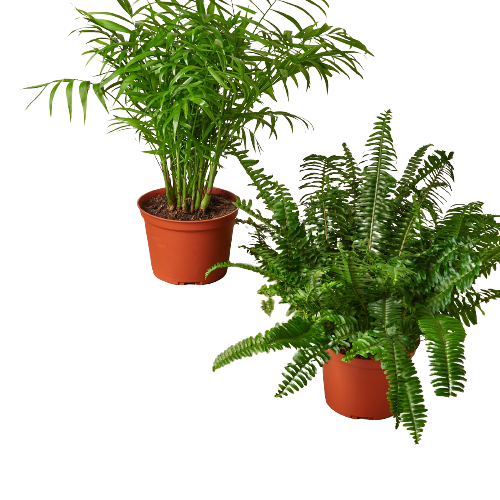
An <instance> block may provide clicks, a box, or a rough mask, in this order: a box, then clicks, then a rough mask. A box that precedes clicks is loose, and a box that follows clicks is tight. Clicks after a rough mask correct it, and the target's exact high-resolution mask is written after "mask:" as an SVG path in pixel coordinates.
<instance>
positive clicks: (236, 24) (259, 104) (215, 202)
mask: <svg viewBox="0 0 500 500" xmlns="http://www.w3.org/2000/svg"><path fill="white" fill-rule="evenodd" d="M118 3H119V5H120V7H121V9H122V12H121V13H120V14H116V13H110V12H105V13H103V12H85V11H83V10H80V9H77V10H78V12H79V13H80V14H81V16H82V17H83V19H84V20H85V21H86V25H85V26H84V27H83V28H81V29H78V30H76V31H77V32H78V33H80V34H83V33H85V34H87V33H90V34H92V39H91V40H90V41H89V42H88V44H89V46H90V48H89V50H88V51H86V52H85V53H84V54H88V55H90V59H93V58H94V57H97V58H98V59H100V60H101V62H102V68H101V71H100V73H99V75H97V81H96V82H91V81H88V80H83V81H80V80H76V79H62V80H54V81H52V82H49V83H45V84H42V85H36V86H34V87H28V88H41V92H40V94H41V93H42V92H43V91H44V90H45V89H48V88H49V87H51V92H50V96H49V108H50V112H51V113H52V102H53V99H54V95H55V93H56V91H57V89H58V88H59V87H60V86H61V85H66V96H67V101H68V109H69V114H70V119H71V114H72V95H73V87H74V84H75V82H78V81H80V83H79V95H80V100H81V103H82V107H83V114H84V119H85V117H86V112H87V98H88V93H89V90H90V89H91V88H92V89H93V91H94V93H95V95H96V96H97V98H98V100H99V101H100V102H101V104H102V105H103V106H104V107H105V108H106V109H107V105H106V103H107V102H108V103H110V104H111V106H113V119H112V131H117V130H124V129H134V130H135V132H136V133H137V135H138V138H139V140H142V141H144V142H145V143H146V144H147V146H148V149H147V151H145V152H146V153H148V154H153V155H154V156H155V158H156V160H157V162H158V165H159V167H160V169H161V172H162V176H163V181H164V186H165V187H164V188H162V189H157V190H154V191H151V192H149V193H146V194H145V195H143V196H141V197H140V198H139V201H138V205H139V209H140V210H141V214H142V216H143V217H144V219H145V224H146V232H147V236H148V242H149V247H150V255H151V263H152V267H153V272H154V273H155V275H156V276H157V277H158V278H160V279H162V280H164V281H168V282H170V283H175V284H180V283H186V282H190V283H191V282H193V283H198V284H201V283H206V282H211V281H215V280H217V279H220V278H221V277H222V276H223V275H224V273H225V272H226V269H220V270H218V271H216V272H214V273H213V274H212V275H211V276H210V278H209V280H208V281H207V280H205V276H204V273H205V271H206V270H207V269H208V267H210V266H212V265H213V264H214V263H216V262H218V261H221V260H227V259H228V258H229V250H230V244H231V237H232V228H233V223H234V219H235V217H236V209H235V208H234V206H233V205H232V203H231V201H232V200H234V199H235V196H234V195H233V194H232V193H230V192H228V191H224V190H220V189H217V188H216V187H214V182H215V178H216V175H217V172H218V170H219V169H220V168H221V166H222V161H223V159H224V158H228V157H230V156H234V157H236V158H237V159H238V160H239V161H240V162H241V164H242V165H243V166H245V167H247V168H248V167H251V166H252V165H255V164H256V163H257V161H256V160H251V159H249V158H248V156H247V153H248V148H247V146H248V145H251V146H252V147H253V148H254V150H258V149H259V145H258V141H257V138H256V135H255V133H256V131H257V130H258V129H259V128H263V129H266V128H267V130H268V131H269V133H270V134H271V135H274V136H276V137H277V132H276V122H277V120H278V119H279V118H284V119H285V120H287V121H288V123H289V124H290V125H291V126H292V123H293V120H299V121H300V122H302V123H304V124H305V125H306V126H307V125H308V122H307V121H306V120H304V119H302V118H299V117H297V116H295V115H292V114H290V113H287V112H279V111H273V110H272V109H271V108H270V107H269V106H267V105H265V104H264V98H265V97H269V98H270V99H272V100H276V98H275V90H276V87H277V86H278V84H282V85H284V88H285V90H286V92H287V94H288V85H289V84H290V82H293V83H294V84H295V85H297V86H299V85H300V81H301V78H300V77H301V76H302V77H303V82H304V83H305V86H306V89H308V88H309V86H310V78H311V73H312V70H315V71H316V72H317V73H318V74H319V75H320V77H321V79H323V80H324V82H325V85H326V87H327V89H328V79H329V78H330V77H331V76H332V75H333V74H334V73H343V74H346V75H348V74H349V73H354V74H358V75H359V68H360V65H359V63H358V61H357V60H356V55H357V54H359V53H363V54H369V52H368V50H367V49H366V48H365V46H364V45H363V44H362V43H360V42H359V41H357V40H355V39H353V38H351V37H350V36H348V35H347V34H346V33H345V31H344V30H342V29H338V28H332V27H331V26H328V25H326V24H323V25H322V26H321V25H319V24H317V22H316V20H315V18H314V17H313V16H312V15H311V13H310V7H311V5H313V6H314V7H315V8H317V9H319V11H321V12H322V13H323V14H325V11H324V10H323V8H322V7H321V5H320V4H317V3H315V2H308V4H307V5H308V9H307V10H306V9H305V8H304V7H302V6H301V5H299V4H293V3H289V2H285V1H281V0H278V1H273V2H271V1H270V0H267V5H266V6H265V8H264V10H261V9H260V8H259V7H258V6H257V5H256V4H253V2H250V3H251V4H252V5H255V6H254V7H253V8H249V7H244V6H236V5H233V3H232V2H231V3H227V2H224V1H223V0H211V1H210V3H209V4H208V6H205V5H204V3H203V1H202V0H185V1H184V2H183V3H181V2H176V1H171V2H162V1H155V2H150V1H142V2H135V3H134V6H132V4H131V3H130V2H129V0H118ZM323 3H324V4H325V5H328V4H327V3H326V2H325V1H324V0H323ZM253 9H255V10H253ZM287 9H295V11H296V12H301V13H302V14H306V15H307V16H308V17H309V18H310V20H311V22H312V24H310V25H308V26H305V27H302V26H301V25H300V24H299V22H298V21H297V20H296V19H295V18H294V17H293V15H292V14H293V12H290V13H287V11H286V10H287ZM103 16H104V17H103ZM280 19H281V20H282V21H284V22H286V23H287V24H288V25H289V27H290V28H292V29H289V30H287V29H283V30H282V28H281V27H280V26H279V24H280ZM339 47H341V48H339ZM344 49H345V50H344ZM40 94H38V96H39V95H40ZM38 96H37V97H38ZM37 97H36V98H37ZM36 98H35V99H36ZM32 102H33V101H32ZM30 104H31V103H30ZM28 106H29V105H28ZM228 200H229V201H228Z"/></svg>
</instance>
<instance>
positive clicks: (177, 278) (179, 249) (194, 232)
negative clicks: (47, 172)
mask: <svg viewBox="0 0 500 500" xmlns="http://www.w3.org/2000/svg"><path fill="white" fill-rule="evenodd" d="M212 192H213V193H214V194H219V195H221V196H224V197H225V198H229V199H230V200H232V201H235V200H236V196H235V195H234V194H233V193H230V192H229V191H224V190H223V189H218V188H213V190H212ZM164 193H165V188H162V189H156V190H154V191H150V192H149V193H146V194H144V195H143V196H141V197H140V198H139V200H138V201H137V205H138V207H139V210H140V211H141V215H142V217H143V218H144V223H145V225H146V235H147V238H148V245H149V255H150V258H151V267H152V268H153V274H154V275H155V276H156V277H157V278H158V279H160V280H162V281H166V282H167V283H171V284H173V285H206V284H208V283H214V282H215V281H218V280H220V279H221V278H223V277H224V276H225V274H226V272H227V269H226V268H224V269H217V270H216V271H214V272H213V273H211V274H210V275H209V277H208V279H205V273H206V271H207V269H209V268H210V267H212V266H213V265H214V264H216V263H217V262H225V261H227V260H229V253H230V250H231V240H232V237H233V227H234V220H235V218H236V215H237V214H238V210H235V211H234V212H232V213H230V214H228V215H225V216H223V217H219V218H217V219H209V220H201V221H177V220H168V219H162V218H160V217H155V216H154V215H151V214H148V213H147V212H145V211H144V210H142V208H141V206H142V204H143V203H145V202H146V201H147V200H149V199H151V198H154V197H156V196H159V195H161V194H164Z"/></svg>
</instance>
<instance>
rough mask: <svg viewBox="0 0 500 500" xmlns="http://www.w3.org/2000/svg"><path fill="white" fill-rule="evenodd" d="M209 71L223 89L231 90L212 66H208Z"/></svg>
mask: <svg viewBox="0 0 500 500" xmlns="http://www.w3.org/2000/svg"><path fill="white" fill-rule="evenodd" d="M207 69H208V71H209V73H210V74H211V75H212V76H213V77H214V79H215V80H216V81H217V83H218V84H219V85H220V86H221V87H223V88H225V89H226V90H229V88H228V87H227V85H226V84H225V83H224V82H223V81H222V79H221V77H220V76H219V75H218V74H217V73H216V72H215V71H214V70H213V69H212V68H211V67H210V66H208V67H207Z"/></svg>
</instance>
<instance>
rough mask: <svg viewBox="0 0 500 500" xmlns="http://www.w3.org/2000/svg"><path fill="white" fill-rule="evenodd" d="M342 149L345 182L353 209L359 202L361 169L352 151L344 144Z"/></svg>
mask: <svg viewBox="0 0 500 500" xmlns="http://www.w3.org/2000/svg"><path fill="white" fill-rule="evenodd" d="M342 149H343V150H344V169H343V181H344V184H345V185H346V186H347V187H348V192H349V196H350V198H351V200H350V201H351V203H352V206H353V207H356V204H357V200H358V197H359V194H360V191H359V186H360V184H361V181H360V180H359V177H360V174H361V169H360V168H359V167H358V164H357V163H356V161H355V160H354V157H353V156H352V153H351V150H350V149H349V148H348V147H347V144H346V143H345V142H344V143H343V144H342Z"/></svg>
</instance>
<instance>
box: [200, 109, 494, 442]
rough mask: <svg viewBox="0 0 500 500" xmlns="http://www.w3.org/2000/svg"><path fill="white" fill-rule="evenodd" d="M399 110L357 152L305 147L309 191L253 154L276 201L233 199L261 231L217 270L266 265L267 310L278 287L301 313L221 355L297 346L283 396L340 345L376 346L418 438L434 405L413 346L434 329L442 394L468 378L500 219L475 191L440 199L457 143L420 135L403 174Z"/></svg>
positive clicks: (402, 419)
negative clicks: (467, 361) (243, 253)
mask: <svg viewBox="0 0 500 500" xmlns="http://www.w3.org/2000/svg"><path fill="white" fill-rule="evenodd" d="M390 121H391V112H390V111H387V112H384V113H382V114H381V115H380V116H379V117H378V118H377V121H376V123H375V125H374V131H373V133H372V134H371V135H370V137H369V139H368V142H367V144H366V147H367V150H368V151H367V154H366V155H365V158H364V160H363V162H362V163H361V164H360V165H358V164H357V163H356V162H355V160H354V158H353V156H352V154H351V152H350V151H349V149H348V147H347V146H346V145H345V144H343V154H342V155H340V156H330V157H325V156H319V155H311V156H309V157H307V158H305V160H304V164H303V165H302V167H301V168H302V171H303V174H304V175H303V184H302V186H301V189H305V190H306V194H305V196H304V197H303V198H302V200H301V203H300V205H297V204H296V203H295V202H294V201H293V199H292V196H291V195H290V192H289V191H288V189H287V188H286V187H285V186H284V185H282V184H280V183H278V182H277V181H275V180H273V178H272V177H271V176H269V175H265V174H264V173H263V170H262V169H260V170H256V169H254V168H252V167H251V166H246V167H245V168H246V171H247V173H248V175H249V176H250V178H251V179H252V185H253V186H255V187H256V188H257V190H258V198H261V199H262V200H263V201H264V203H265V206H266V207H267V209H269V211H270V212H271V216H270V217H266V216H264V215H263V214H262V213H261V212H260V211H258V210H255V209H253V208H252V203H251V202H245V201H244V200H239V199H238V200H237V202H236V203H235V204H236V206H238V208H240V209H241V210H242V211H244V212H246V213H247V214H248V215H249V216H250V217H249V218H248V220H247V221H246V223H247V224H248V225H249V226H251V228H253V241H252V244H251V245H250V246H248V247H245V248H246V249H247V251H248V252H249V253H250V255H252V256H253V257H254V258H255V259H256V261H257V265H247V264H233V263H231V262H226V263H219V264H217V265H216V266H214V267H213V268H212V269H210V270H209V271H208V272H211V271H212V270H213V269H216V268H220V267H241V268H244V269H249V270H251V271H255V272H257V273H259V274H261V275H262V276H264V277H265V278H267V280H268V282H269V284H268V285H264V286H263V287H262V288H261V289H260V290H259V293H260V294H262V295H263V296H264V297H265V299H264V300H263V302H262V309H263V310H264V311H265V312H266V313H267V314H269V315H270V314H271V312H272V310H273V306H274V297H279V298H280V299H281V301H282V302H284V303H287V304H289V312H288V313H289V315H291V316H292V317H291V319H290V320H289V321H288V322H286V323H284V324H276V326H274V327H273V328H271V329H270V330H268V331H266V332H265V333H264V334H259V335H257V336H255V337H249V338H247V339H245V340H242V341H241V342H238V343H237V344H235V345H233V346H231V347H229V348H228V349H227V350H225V351H224V352H222V353H221V354H220V355H219V356H217V358H216V359H215V361H214V365H213V369H214V370H216V369H218V368H220V367H222V366H225V365H227V364H229V363H231V362H232V361H234V360H236V359H241V358H243V357H248V356H252V355H254V354H258V353H261V352H270V351H276V350H281V349H283V348H295V349H297V351H296V353H295V355H294V357H293V361H292V362H291V363H289V364H288V365H287V366H286V367H285V372H284V373H283V375H284V380H283V382H282V383H281V384H280V386H279V390H278V392H277V394H276V397H282V396H286V395H288V394H289V393H293V392H294V391H297V390H299V389H300V388H302V387H304V386H305V385H307V383H308V381H309V380H311V379H312V377H314V375H315V374H316V372H317V368H316V365H318V366H320V367H321V366H322V365H323V364H324V363H325V362H328V360H330V359H331V354H330V353H331V352H332V351H333V352H335V353H343V354H344V357H343V360H344V361H349V360H351V359H352V358H354V357H368V356H371V357H375V359H378V360H380V361H381V365H382V368H383V370H384V371H385V373H386V375H387V378H388V380H389V392H388V400H389V402H390V406H391V412H392V414H393V415H394V417H395V419H396V427H398V426H399V424H400V423H402V424H403V425H404V426H405V427H406V428H408V430H409V431H410V433H411V435H412V436H413V439H414V440H415V442H416V443H418V442H419V440H420V438H421V433H422V429H423V427H424V425H425V421H426V408H425V406H424V399H423V396H422V387H421V384H420V381H419V379H418V377H417V373H416V370H415V367H414V365H413V362H412V360H411V358H410V353H411V352H413V351H414V350H415V349H416V348H417V346H418V344H419V342H420V340H421V339H422V340H423V341H425V344H426V346H427V351H428V353H429V359H430V369H431V375H432V384H433V386H434V389H435V393H436V394H437V395H438V396H446V397H449V396H456V395H457V393H458V392H462V391H463V389H464V382H465V369H464V364H463V361H464V339H465V330H464V326H463V324H465V325H467V326H469V325H470V324H476V322H477V311H478V310H479V311H481V304H482V303H484V302H488V301H489V300H492V299H496V298H498V297H500V290H491V289H488V290H476V288H475V287H474V284H475V282H476V280H477V279H478V278H480V277H487V276H489V274H490V272H491V270H492V269H495V268H496V265H497V263H498V262H499V261H500V224H499V223H497V222H496V220H495V217H498V216H494V215H489V214H485V213H483V211H482V203H480V202H473V203H468V204H466V205H454V206H452V207H451V208H450V209H449V210H447V211H446V212H443V209H442V207H443V203H444V201H445V198H444V196H445V195H446V194H448V193H449V192H450V190H451V185H450V181H452V180H453V166H452V164H451V160H452V157H453V153H446V152H444V151H440V150H435V151H433V150H432V149H431V146H432V145H431V144H428V145H426V146H423V147H421V148H420V149H418V150H417V151H416V153H415V154H414V156H413V157H412V158H411V159H410V160H409V162H408V165H407V167H406V169H405V170H404V172H403V175H402V176H401V177H400V178H399V179H396V177H395V176H394V172H395V171H396V167H395V160H396V153H395V151H394V147H393V140H392V137H391V128H390ZM299 207H300V208H302V209H303V214H301V213H299ZM207 274H208V273H207Z"/></svg>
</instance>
